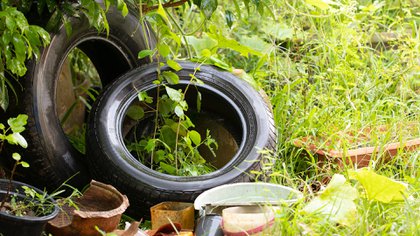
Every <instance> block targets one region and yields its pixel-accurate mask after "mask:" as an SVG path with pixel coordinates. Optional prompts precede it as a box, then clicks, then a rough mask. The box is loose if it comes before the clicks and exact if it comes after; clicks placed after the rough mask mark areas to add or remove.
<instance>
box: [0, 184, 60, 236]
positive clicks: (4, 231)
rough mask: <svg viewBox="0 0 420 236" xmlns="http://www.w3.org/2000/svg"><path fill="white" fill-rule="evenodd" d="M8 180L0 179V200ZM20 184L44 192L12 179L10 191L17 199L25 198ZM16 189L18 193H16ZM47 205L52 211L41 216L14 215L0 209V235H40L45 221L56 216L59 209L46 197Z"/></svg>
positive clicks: (4, 194)
mask: <svg viewBox="0 0 420 236" xmlns="http://www.w3.org/2000/svg"><path fill="white" fill-rule="evenodd" d="M8 185H9V180H7V179H0V200H2V199H3V198H4V197H5V196H6V193H7V188H8ZM22 186H27V187H30V188H32V189H34V190H35V191H36V192H38V193H40V194H43V193H44V192H43V191H41V190H40V189H38V188H35V187H33V186H30V185H27V184H24V183H21V182H18V181H12V192H11V194H16V196H17V197H18V200H19V199H20V200H23V199H25V198H26V199H27V198H28V197H26V196H25V195H24V194H22V193H23V189H22ZM16 190H18V191H19V193H16V192H17V191H16ZM48 202H49V203H48V205H49V206H50V207H51V206H53V209H52V212H51V213H49V214H47V215H42V216H14V215H10V214H8V213H6V212H4V211H0V235H5V236H38V235H41V234H42V232H43V230H44V227H45V225H46V224H47V222H48V221H49V220H51V219H53V218H54V217H56V216H57V214H58V212H59V209H58V206H57V204H56V202H55V201H54V199H52V198H49V199H48Z"/></svg>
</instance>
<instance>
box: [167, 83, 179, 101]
mask: <svg viewBox="0 0 420 236" xmlns="http://www.w3.org/2000/svg"><path fill="white" fill-rule="evenodd" d="M165 90H166V93H167V94H168V96H169V98H170V99H171V100H172V101H174V102H180V101H181V100H182V93H181V92H180V91H178V90H176V89H173V88H170V87H168V86H165Z"/></svg>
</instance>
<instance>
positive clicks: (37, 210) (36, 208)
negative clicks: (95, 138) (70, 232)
mask: <svg viewBox="0 0 420 236" xmlns="http://www.w3.org/2000/svg"><path fill="white" fill-rule="evenodd" d="M27 119H28V116H27V115H18V116H17V117H15V118H10V119H8V120H7V123H8V125H9V127H6V126H5V125H4V124H2V123H0V131H2V134H0V151H1V150H2V147H3V145H4V142H7V143H9V144H12V145H20V146H21V147H23V148H26V147H27V146H28V144H27V142H26V140H25V138H24V137H23V136H22V135H21V132H23V131H24V130H25V125H26V122H27ZM12 158H13V160H14V161H15V164H14V166H13V169H12V171H11V174H10V178H9V183H8V186H7V190H6V194H5V195H4V196H3V198H2V199H1V204H0V210H2V211H6V212H8V213H9V214H13V215H16V216H23V215H26V214H29V212H30V214H34V215H39V214H44V213H45V211H47V212H48V211H49V212H50V211H51V210H52V208H50V207H47V208H45V205H44V203H45V201H46V198H45V196H46V195H40V194H39V193H37V192H36V191H35V190H33V189H31V188H29V187H27V186H24V187H23V191H24V195H25V196H27V197H30V199H31V200H34V198H35V196H36V197H37V199H36V201H29V200H28V199H18V198H17V195H12V196H10V195H11V191H14V189H12V187H13V183H12V180H13V177H14V174H15V171H16V167H17V166H22V167H24V168H28V167H29V164H28V163H27V162H25V161H22V160H21V156H20V154H19V153H16V152H15V153H13V154H12ZM21 191H22V190H21ZM6 204H7V207H6ZM52 207H54V206H52Z"/></svg>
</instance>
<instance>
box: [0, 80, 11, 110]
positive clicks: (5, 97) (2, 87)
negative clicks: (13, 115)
mask: <svg viewBox="0 0 420 236" xmlns="http://www.w3.org/2000/svg"><path fill="white" fill-rule="evenodd" d="M5 80H6V78H4V77H3V74H1V75H0V107H1V108H2V109H3V111H6V110H7V108H8V107H9V92H8V90H7V86H6V81H5Z"/></svg>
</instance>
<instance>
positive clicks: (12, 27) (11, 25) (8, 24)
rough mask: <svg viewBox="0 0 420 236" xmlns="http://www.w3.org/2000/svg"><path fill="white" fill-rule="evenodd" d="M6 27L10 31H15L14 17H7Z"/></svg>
mask: <svg viewBox="0 0 420 236" xmlns="http://www.w3.org/2000/svg"><path fill="white" fill-rule="evenodd" d="M6 27H7V29H9V30H10V31H15V28H16V22H15V21H14V19H13V18H12V17H6Z"/></svg>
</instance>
